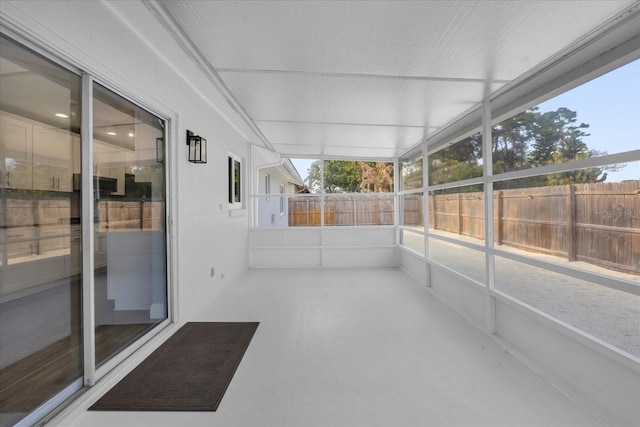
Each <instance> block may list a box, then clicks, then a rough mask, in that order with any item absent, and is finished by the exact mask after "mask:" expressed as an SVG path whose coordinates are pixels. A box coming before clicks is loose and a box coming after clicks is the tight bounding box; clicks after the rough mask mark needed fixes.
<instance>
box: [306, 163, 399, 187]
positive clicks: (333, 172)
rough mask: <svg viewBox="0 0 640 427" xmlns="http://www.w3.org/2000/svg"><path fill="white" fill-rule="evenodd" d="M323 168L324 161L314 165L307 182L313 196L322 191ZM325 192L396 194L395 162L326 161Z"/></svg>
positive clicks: (311, 167) (310, 169)
mask: <svg viewBox="0 0 640 427" xmlns="http://www.w3.org/2000/svg"><path fill="white" fill-rule="evenodd" d="M321 166H322V160H316V161H315V162H313V163H312V164H311V166H310V167H309V175H308V177H307V179H306V180H305V184H306V185H307V187H308V188H309V190H310V191H311V192H313V193H317V192H319V191H320V186H321V174H320V168H321ZM324 190H325V192H326V193H359V192H370V191H393V163H385V162H358V161H350V160H326V161H324Z"/></svg>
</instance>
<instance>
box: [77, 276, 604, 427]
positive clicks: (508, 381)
mask: <svg viewBox="0 0 640 427" xmlns="http://www.w3.org/2000/svg"><path fill="white" fill-rule="evenodd" d="M185 320H193V321H259V322H261V323H260V326H259V328H258V330H257V332H256V334H255V336H254V338H253V341H252V342H251V345H250V346H249V349H248V350H247V353H246V354H245V356H244V359H243V361H242V363H241V364H240V367H239V368H238V371H237V372H236V374H235V376H234V378H233V380H232V382H231V384H230V386H229V388H228V389H227V392H226V394H225V396H224V398H223V399H222V402H221V404H220V406H219V408H218V411H217V412H144V413H143V412H96V411H85V412H82V413H81V414H80V415H79V416H78V417H76V418H75V419H72V420H69V419H67V420H64V425H66V426H92V427H100V426H118V427H125V426H178V425H179V426H214V427H215V426H278V427H282V426H394V427H395V426H581V427H583V426H596V425H604V424H603V423H602V422H601V421H599V420H598V419H596V418H594V417H592V416H591V415H590V414H589V413H587V412H586V411H585V410H584V409H583V408H581V407H580V406H578V405H577V404H576V403H575V402H574V401H572V400H571V399H569V398H568V397H566V396H565V395H564V394H562V393H561V392H559V391H558V390H557V389H555V388H554V387H553V386H551V385H550V384H549V383H548V382H547V381H545V380H544V379H543V378H541V377H540V376H539V375H537V374H535V373H534V372H533V371H531V370H530V369H529V368H527V367H526V366H525V365H524V364H522V363H521V362H520V361H519V360H517V359H516V358H515V357H514V356H513V355H511V354H510V353H508V352H507V351H505V350H504V349H503V348H502V347H500V346H499V345H498V344H496V342H494V341H493V340H492V339H491V338H490V337H488V336H486V335H485V334H483V333H482V332H481V331H479V330H478V329H476V328H475V327H473V326H472V325H471V324H469V323H468V322H466V321H465V320H464V319H462V318H461V317H460V316H458V315H457V314H456V313H455V312H454V311H452V310H451V309H450V308H449V307H447V306H446V305H445V304H443V303H442V302H440V301H439V300H438V299H436V298H435V297H434V296H433V295H432V294H431V293H429V292H428V291H427V290H426V289H424V288H422V287H421V286H420V285H419V284H418V283H416V282H415V281H413V280H412V279H411V278H409V277H408V276H407V275H405V274H404V273H403V272H401V271H400V270H398V269H393V268H391V269H317V270H314V269H304V270H303V269H273V270H250V271H249V272H247V273H246V274H245V275H244V276H243V277H241V278H240V279H239V280H238V282H236V283H235V284H232V285H230V286H228V287H227V288H226V289H225V290H224V291H223V292H222V293H221V294H220V295H219V297H218V298H217V299H216V300H215V302H214V303H213V305H212V306H211V307H210V308H209V309H207V310H206V311H205V312H202V313H197V314H195V315H192V317H191V318H189V319H185ZM96 399H97V396H96Z"/></svg>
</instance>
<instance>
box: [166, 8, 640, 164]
mask: <svg viewBox="0 0 640 427" xmlns="http://www.w3.org/2000/svg"><path fill="white" fill-rule="evenodd" d="M159 3H160V4H161V5H162V8H163V9H164V12H165V13H167V14H169V15H171V16H172V17H173V19H174V22H175V23H177V24H178V26H179V27H180V28H181V30H182V31H183V33H184V35H186V37H187V41H188V43H190V44H191V46H192V47H193V46H195V52H196V53H195V54H196V55H201V56H202V57H203V58H204V59H206V61H207V62H208V63H209V64H210V65H211V66H212V67H213V68H214V69H215V71H216V75H217V76H218V77H219V78H221V79H222V80H223V82H224V85H225V86H226V87H227V88H228V90H229V92H230V93H231V95H232V97H233V98H234V99H235V101H236V102H237V103H238V104H239V105H240V106H241V107H242V108H243V110H244V111H246V112H247V113H248V116H249V117H248V118H247V120H250V121H253V124H255V125H256V126H257V128H258V129H259V130H260V131H261V132H262V134H263V136H264V137H266V139H267V140H268V142H269V143H270V144H272V145H273V146H274V147H275V148H276V149H278V150H280V151H281V152H283V153H289V154H294V153H295V154H300V155H309V156H311V155H329V154H330V153H331V154H332V155H340V156H351V155H353V156H366V157H371V156H373V155H376V153H377V154H378V155H381V156H389V155H391V156H393V155H397V154H399V153H398V150H400V149H402V147H409V146H412V145H414V144H415V143H417V142H418V141H419V140H420V139H421V138H423V137H424V136H429V135H430V134H431V133H433V132H434V130H435V129H437V128H438V127H441V126H443V125H446V124H449V123H451V122H452V121H454V120H456V119H458V118H460V117H461V115H462V114H463V113H465V112H467V111H468V110H469V109H470V108H472V107H473V106H475V105H478V104H479V103H480V102H481V100H482V99H483V97H484V96H485V95H486V94H487V92H490V93H492V92H495V91H496V90H498V89H499V88H501V87H504V86H505V85H508V84H509V82H511V81H513V80H514V79H517V78H518V77H520V76H522V75H523V74H526V73H527V72H529V71H530V70H531V69H532V68H535V67H537V66H540V64H542V63H544V62H545V61H548V60H549V59H550V58H552V57H553V56H555V55H557V54H558V53H559V52H561V51H562V50H563V49H565V48H567V47H568V46H571V45H572V44H574V43H576V42H577V41H579V40H580V39H581V38H583V37H584V36H585V35H587V34H589V33H590V32H592V31H594V30H595V29H597V28H599V27H600V26H601V25H602V24H603V23H605V22H607V21H608V20H610V19H612V18H614V17H615V16H616V15H618V14H619V13H620V12H621V11H623V10H624V9H625V8H627V7H629V6H630V5H632V4H633V3H634V2H633V1H615V0H605V1H599V0H592V1H571V0H565V1H555V0H551V1H339V2H338V1H312V2H308V1H305V2H302V1H300V2H298V1H241V2H240V1H191V0H184V1H160V2H159ZM181 37H183V36H181ZM340 124H348V125H349V126H344V125H340ZM380 125H385V126H380ZM340 153H341V154H340Z"/></svg>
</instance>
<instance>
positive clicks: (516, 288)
mask: <svg viewBox="0 0 640 427" xmlns="http://www.w3.org/2000/svg"><path fill="white" fill-rule="evenodd" d="M456 237H457V236H456ZM473 241H474V242H475V243H478V241H477V240H473ZM407 243H409V242H407ZM500 249H502V250H505V251H509V252H515V253H518V254H526V255H528V256H532V257H536V258H538V259H544V260H546V261H549V262H553V263H556V264H566V265H571V266H572V267H575V268H579V269H582V270H587V271H591V272H594V273H598V274H603V275H607V276H611V277H615V278H618V279H621V280H624V281H627V282H631V283H636V284H638V286H640V276H638V275H631V274H624V273H619V272H616V271H612V270H607V269H604V268H600V267H597V266H594V265H591V264H588V263H584V262H572V263H569V262H568V261H566V260H563V259H562V258H560V257H554V256H548V255H540V254H534V253H530V252H525V251H520V250H516V249H513V248H508V247H504V246H503V247H501V248H500ZM430 251H431V254H432V257H433V259H434V260H435V261H437V262H439V263H441V264H443V265H446V266H447V267H450V268H452V269H454V270H457V271H460V272H462V273H463V274H465V275H467V276H469V277H471V278H473V279H476V280H478V281H480V282H484V274H485V273H484V271H485V266H484V254H483V253H482V252H480V251H475V250H471V249H467V248H463V247H460V246H458V245H453V244H450V243H447V242H443V241H439V240H436V239H432V240H431V246H430ZM495 286H496V289H498V290H500V291H502V292H504V293H506V294H508V295H510V296H512V297H514V298H516V299H518V300H520V301H522V302H524V303H526V304H529V305H531V306H533V307H535V308H537V309H539V310H541V311H543V312H544V313H547V314H549V315H551V316H553V317H555V318H557V319H559V320H561V321H563V322H565V323H568V324H569V325H571V326H574V327H576V328H578V329H580V330H582V331H584V332H586V333H588V334H590V335H592V336H594V337H596V338H599V339H601V340H603V341H605V342H607V343H609V344H612V345H614V346H615V347H618V348H619V349H621V350H623V351H625V352H627V353H630V354H632V355H634V356H636V357H640V296H638V295H633V294H630V293H627V292H623V291H618V290H616V289H611V288H608V287H605V286H602V285H598V284H595V283H592V282H587V281H584V280H580V279H576V278H573V277H570V276H565V275H562V274H557V273H554V272H552V271H549V270H545V269H540V268H537V267H533V266H529V265H526V264H522V263H519V262H516V261H511V260H509V259H506V258H502V257H496V284H495Z"/></svg>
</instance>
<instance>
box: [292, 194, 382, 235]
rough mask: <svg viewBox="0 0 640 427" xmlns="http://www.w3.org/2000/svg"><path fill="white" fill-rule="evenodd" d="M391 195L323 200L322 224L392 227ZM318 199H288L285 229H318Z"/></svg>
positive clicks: (313, 197)
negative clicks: (312, 227) (289, 227)
mask: <svg viewBox="0 0 640 427" xmlns="http://www.w3.org/2000/svg"><path fill="white" fill-rule="evenodd" d="M393 215H394V211H393V194H388V195H387V194H384V195H376V196H330V195H327V196H326V197H325V210H324V224H325V225H342V226H352V225H394V217H393ZM319 225H320V198H319V197H315V196H306V197H296V198H292V199H289V226H291V227H300V226H305V227H309V226H319Z"/></svg>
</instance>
